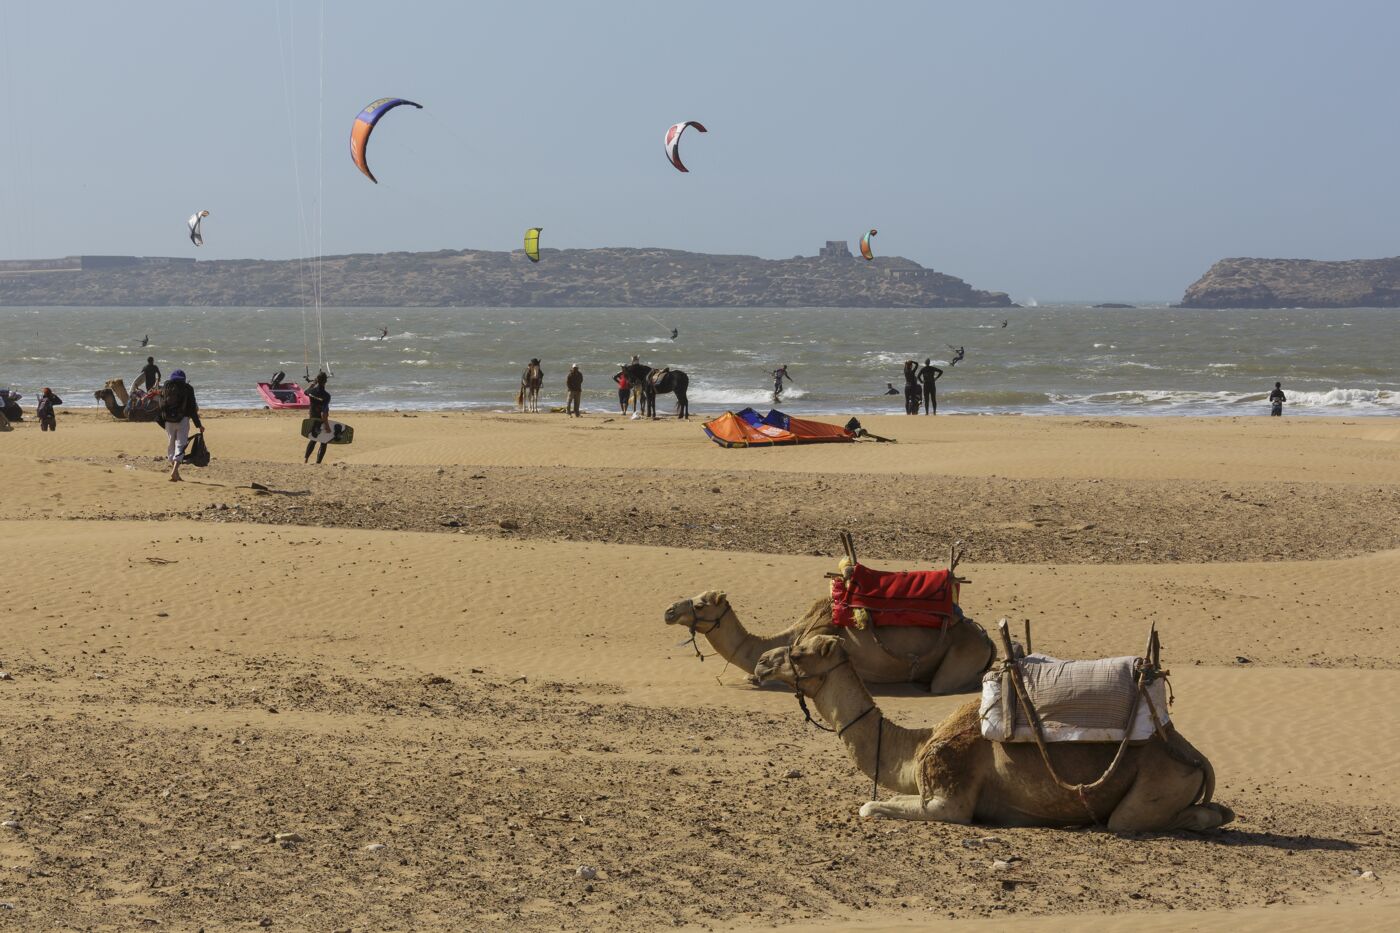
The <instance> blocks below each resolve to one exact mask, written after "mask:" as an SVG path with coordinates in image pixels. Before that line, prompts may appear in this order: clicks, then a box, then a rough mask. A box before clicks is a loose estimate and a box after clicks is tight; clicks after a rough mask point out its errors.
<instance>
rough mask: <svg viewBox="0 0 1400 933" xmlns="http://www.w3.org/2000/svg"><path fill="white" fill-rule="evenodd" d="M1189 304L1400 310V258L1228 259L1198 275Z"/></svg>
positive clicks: (1184, 301)
mask: <svg viewBox="0 0 1400 933" xmlns="http://www.w3.org/2000/svg"><path fill="white" fill-rule="evenodd" d="M1181 307H1183V308H1400V257H1395V258H1391V259H1352V260H1346V261H1341V262H1325V261H1321V260H1315V259H1222V260H1220V261H1219V262H1217V263H1216V264H1215V265H1213V266H1211V267H1210V269H1209V270H1208V271H1207V272H1206V274H1205V275H1203V276H1201V277H1200V278H1199V279H1197V280H1196V281H1195V282H1194V283H1193V284H1192V285H1191V287H1190V288H1188V289H1186V295H1185V296H1184V297H1183V298H1182V300H1181Z"/></svg>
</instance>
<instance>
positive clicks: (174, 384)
mask: <svg viewBox="0 0 1400 933" xmlns="http://www.w3.org/2000/svg"><path fill="white" fill-rule="evenodd" d="M160 421H161V424H162V426H164V428H165V436H166V438H167V441H168V443H167V444H166V448H165V455H166V457H168V458H169V460H170V481H171V482H172V483H178V482H182V480H181V479H180V464H181V462H182V461H184V459H185V444H186V442H188V441H189V439H190V422H191V421H193V422H194V426H195V427H197V428H199V433H200V434H203V433H204V423H203V422H202V421H200V420H199V402H198V401H196V400H195V397H194V387H193V386H191V385H190V384H189V382H187V381H186V380H185V371H184V370H183V369H177V370H175V371H174V372H172V373H171V374H170V378H169V379H168V380H166V382H165V385H164V386H162V387H161V409H160Z"/></svg>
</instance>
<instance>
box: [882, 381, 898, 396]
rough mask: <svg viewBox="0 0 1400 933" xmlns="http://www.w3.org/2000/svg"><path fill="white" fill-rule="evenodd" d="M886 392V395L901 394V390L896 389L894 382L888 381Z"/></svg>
mask: <svg viewBox="0 0 1400 933" xmlns="http://www.w3.org/2000/svg"><path fill="white" fill-rule="evenodd" d="M885 394H886V395H898V394H899V390H898V389H896V388H895V387H894V383H893V382H887V383H885Z"/></svg>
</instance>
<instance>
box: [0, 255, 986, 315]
mask: <svg viewBox="0 0 1400 933" xmlns="http://www.w3.org/2000/svg"><path fill="white" fill-rule="evenodd" d="M836 247H837V248H834V249H833V247H832V245H831V244H828V247H827V249H824V250H823V251H822V252H823V255H822V256H819V257H801V256H798V257H793V258H792V259H781V260H771V259H760V258H759V257H757V256H722V255H711V254H707V253H689V252H683V251H680V250H667V249H631V248H626V249H623V248H618V249H580V250H543V251H542V259H541V261H540V262H539V263H531V262H529V261H527V260H526V257H525V255H524V253H523V252H521V251H515V252H489V251H485V250H440V251H437V252H431V253H382V254H378V253H376V254H368V253H366V254H357V255H349V256H327V257H325V258H324V259H323V260H322V263H321V272H320V276H319V279H320V282H321V287H322V295H321V298H322V302H323V303H325V304H327V305H331V306H337V307H498V308H499V307H542V308H548V307H578V308H597V307H604V308H607V307H614V308H615V307H624V308H625V307H649V308H670V307H689V308H712V307H836V308H861V307H864V308H951V307H999V308H1004V307H1011V306H1012V303H1011V299H1010V298H1009V297H1008V296H1007V295H1006V293H1005V292H991V291H983V290H981V289H976V288H973V287H972V286H970V285H968V284H967V283H966V282H964V281H963V280H962V279H959V278H955V277H954V276H951V275H945V274H943V273H941V272H936V271H934V270H932V269H926V268H924V267H923V266H921V265H919V264H918V263H916V262H913V261H911V260H908V259H902V258H899V257H880V258H878V259H876V260H874V261H873V262H863V261H861V260H858V259H855V258H853V257H852V256H851V255H850V252H849V249H841V248H840V247H844V244H842V243H840V242H839V241H836ZM843 253H844V255H842V254H843ZM307 268H308V267H307V264H306V263H304V262H302V261H301V260H252V259H241V260H210V261H199V262H195V261H192V260H189V259H169V258H159V257H134V256H82V257H70V258H68V259H65V260H34V261H30V262H8V263H0V306H11V307H13V306H54V305H66V306H71V305H80V306H133V305H145V306H149V307H161V306H205V307H207V306H224V307H240V306H261V307H295V306H299V305H302V304H304V303H306V301H307V296H308V295H309V294H310V289H311V287H312V284H313V279H314V277H309V276H308V274H307V272H306V270H307Z"/></svg>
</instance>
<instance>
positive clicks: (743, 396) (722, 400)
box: [688, 382, 807, 406]
mask: <svg viewBox="0 0 1400 933" xmlns="http://www.w3.org/2000/svg"><path fill="white" fill-rule="evenodd" d="M688 395H689V397H690V401H692V402H699V403H700V404H702V405H727V406H743V405H771V404H773V393H772V392H771V391H768V390H766V389H731V388H720V387H711V386H704V385H696V384H695V383H693V382H692V383H691V384H690V391H689V393H688ZM806 397H807V393H806V392H805V391H803V390H802V389H799V388H795V387H793V388H785V389H783V395H782V398H783V399H799V398H806ZM778 404H780V405H781V404H782V402H778Z"/></svg>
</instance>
